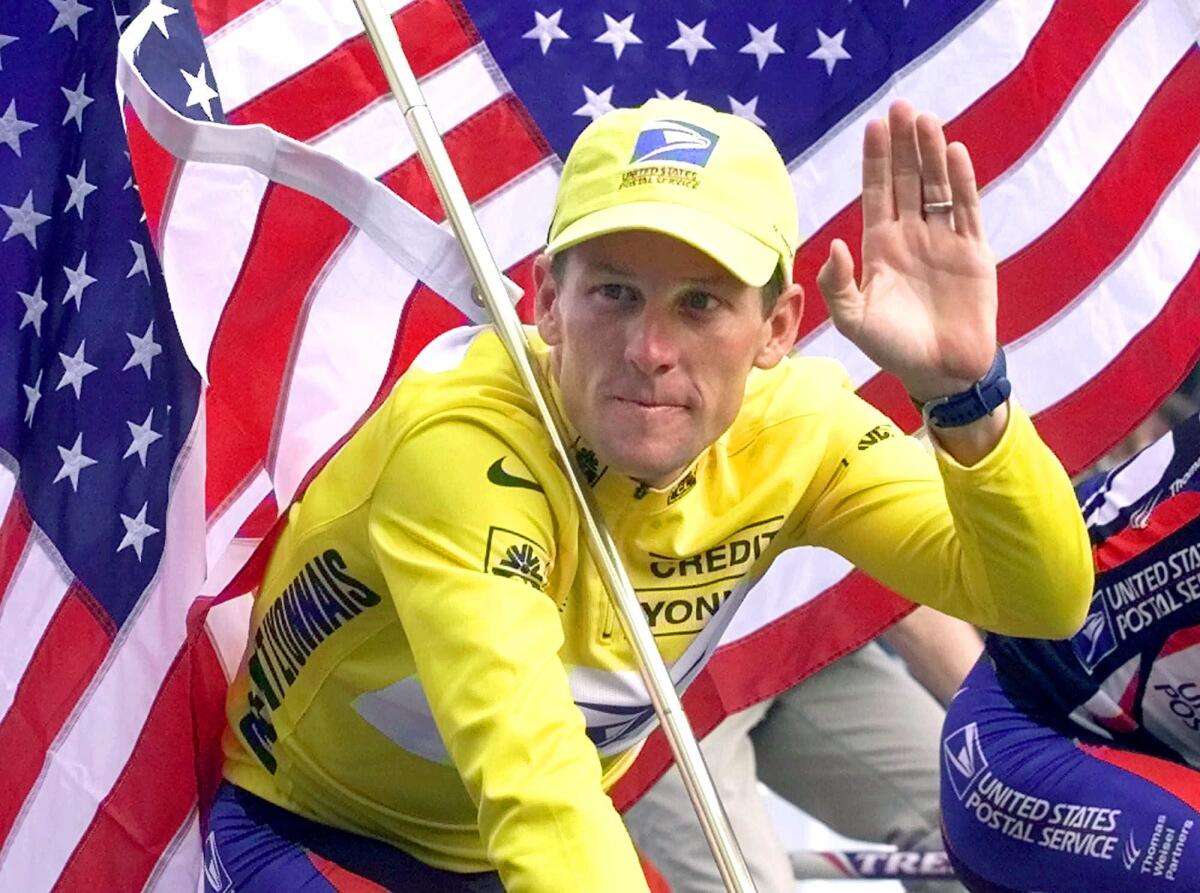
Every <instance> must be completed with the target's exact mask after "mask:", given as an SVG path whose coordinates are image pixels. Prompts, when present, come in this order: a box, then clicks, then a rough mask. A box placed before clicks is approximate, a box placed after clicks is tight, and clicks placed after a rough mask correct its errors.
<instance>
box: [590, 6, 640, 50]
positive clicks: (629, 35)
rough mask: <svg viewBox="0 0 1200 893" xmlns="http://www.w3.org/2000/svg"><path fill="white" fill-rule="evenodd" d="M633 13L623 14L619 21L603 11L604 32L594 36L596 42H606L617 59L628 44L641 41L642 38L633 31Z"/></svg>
mask: <svg viewBox="0 0 1200 893" xmlns="http://www.w3.org/2000/svg"><path fill="white" fill-rule="evenodd" d="M633 15H634V14H633V13H630V14H629V15H627V16H625V18H623V19H621V20H620V21H619V22H618V21H617V20H616V19H615V18H613V17H612V16H610V15H609V14H608V13H604V33H603V34H601V35H600V36H599V37H597V38H596V40H595V42H596V43H606V44H608V45H609V46H611V47H612V51H613V55H614V56H616V57H617V58H618V59H620V58H621V54H622V53H623V52H625V47H627V46H628V45H629V44H631V43H634V44H637V43H641V42H642V39H641V38H640V37H638V36H637V35H636V34H634V33H633Z"/></svg>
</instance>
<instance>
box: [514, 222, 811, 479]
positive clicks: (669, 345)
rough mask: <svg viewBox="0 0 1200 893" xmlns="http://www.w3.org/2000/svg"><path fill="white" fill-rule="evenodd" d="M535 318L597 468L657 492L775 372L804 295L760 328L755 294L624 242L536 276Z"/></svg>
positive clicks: (695, 263) (668, 254) (579, 254)
mask: <svg viewBox="0 0 1200 893" xmlns="http://www.w3.org/2000/svg"><path fill="white" fill-rule="evenodd" d="M534 275H535V284H536V286H537V320H538V328H539V331H540V332H541V334H542V337H543V338H544V339H545V340H546V342H547V343H548V344H549V345H550V346H551V347H552V349H553V352H552V362H553V368H554V373H555V377H556V378H557V381H558V385H559V389H560V391H561V393H562V401H563V410H564V412H565V413H566V415H567V417H568V419H569V420H570V422H571V423H572V424H573V425H574V427H575V429H576V430H577V431H578V432H579V434H580V436H581V437H582V438H583V440H584V441H586V442H587V444H588V445H589V446H590V447H591V448H592V449H593V450H595V452H596V455H597V458H599V459H600V460H601V463H602V464H603V465H609V466H612V468H613V469H615V470H617V471H620V472H623V473H624V474H627V475H629V476H630V477H633V478H636V479H638V480H641V481H644V482H646V483H648V484H650V485H652V486H655V487H662V486H665V485H666V484H669V483H670V482H671V481H672V480H674V479H675V477H677V476H678V475H679V474H680V473H681V472H682V471H683V470H684V469H685V468H687V466H688V465H689V464H690V463H691V461H692V460H693V459H694V458H695V457H696V456H697V455H699V454H700V452H701V451H703V450H704V449H705V448H706V447H707V446H708V445H709V444H711V443H712V442H713V441H715V440H716V439H717V438H718V437H720V436H721V434H722V433H723V432H724V431H725V429H726V428H728V427H729V425H730V424H731V423H732V422H733V419H734V417H735V416H736V415H737V413H738V410H739V409H740V408H741V404H742V398H743V395H744V393H745V386H746V378H747V376H748V375H749V374H750V370H751V369H752V368H753V367H755V366H758V367H760V368H768V367H770V366H773V365H775V364H776V363H777V362H779V360H780V358H781V357H782V356H783V355H784V353H785V352H786V351H787V350H788V349H789V348H790V347H791V345H792V343H793V342H794V340H795V336H796V327H797V325H798V322H799V307H800V301H801V297H800V290H799V288H797V287H795V286H793V287H792V288H791V289H788V291H786V292H785V293H784V294H783V295H781V296H780V299H779V301H778V302H777V303H776V306H775V308H774V309H773V310H772V311H771V312H770V313H769V314H768V315H767V316H766V317H765V318H764V316H763V307H762V298H761V292H760V289H759V288H758V287H756V286H750V285H746V284H745V283H743V282H741V281H740V280H738V279H736V278H735V277H734V276H733V274H731V273H730V272H729V271H728V270H726V269H725V268H724V267H722V266H721V265H720V264H719V263H717V262H716V261H715V260H713V259H712V258H711V257H709V256H708V255H706V254H704V253H702V252H700V251H697V250H696V249H695V248H692V247H691V246H689V245H686V244H684V243H683V242H680V241H678V240H676V239H673V238H670V237H669V236H664V235H660V234H658V233H651V232H641V231H638V232H621V233H613V234H611V235H606V236H599V237H597V238H595V239H592V240H590V241H588V242H584V243H583V244H581V245H577V246H575V247H574V248H571V249H570V250H569V254H568V257H567V262H566V268H565V270H563V271H562V276H561V279H559V280H557V281H556V279H555V277H554V276H553V274H552V273H551V271H550V265H549V259H548V258H545V257H542V258H540V259H539V261H538V263H537V265H536V267H535V274H534Z"/></svg>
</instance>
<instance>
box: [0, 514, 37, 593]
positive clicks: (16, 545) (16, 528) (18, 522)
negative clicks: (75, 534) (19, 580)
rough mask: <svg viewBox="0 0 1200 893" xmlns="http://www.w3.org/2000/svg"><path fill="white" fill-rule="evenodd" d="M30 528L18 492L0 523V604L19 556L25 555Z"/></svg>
mask: <svg viewBox="0 0 1200 893" xmlns="http://www.w3.org/2000/svg"><path fill="white" fill-rule="evenodd" d="M32 527H33V522H32V521H31V520H30V518H29V508H28V507H27V506H26V505H25V499H24V497H22V496H21V493H20V491H19V490H18V491H16V492H14V493H13V496H12V499H11V500H9V503H8V510H7V511H6V512H5V513H4V521H3V522H0V604H3V603H4V596H5V595H6V594H7V593H8V587H9V584H10V583H12V581H13V576H14V575H15V574H16V572H17V565H19V564H20V563H21V556H22V555H24V554H25V546H26V545H27V544H28V543H29V531H30V529H31V528H32Z"/></svg>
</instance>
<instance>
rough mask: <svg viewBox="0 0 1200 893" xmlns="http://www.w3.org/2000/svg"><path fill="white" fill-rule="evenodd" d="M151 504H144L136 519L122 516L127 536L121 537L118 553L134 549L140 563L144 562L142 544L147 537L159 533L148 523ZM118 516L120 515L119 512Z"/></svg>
mask: <svg viewBox="0 0 1200 893" xmlns="http://www.w3.org/2000/svg"><path fill="white" fill-rule="evenodd" d="M147 505H149V503H146V502H143V503H142V509H141V511H139V512H138V513H137V517H136V518H131V517H129V516H128V515H121V523H122V524H124V525H125V535H124V536H123V537H121V545H119V546H117V551H118V552H120V551H121V550H122V549H128V548H129V547H130V546H132V547H133V551H134V552H136V553H137V558H138V561H141V560H142V543H143V542H145V540H146V538H147V537H151V536H154V534H156V533H158V532H159V531H158V528H157V527H153V526H151V525H150V524H147V523H146V506H147ZM118 514H120V513H119V512H118Z"/></svg>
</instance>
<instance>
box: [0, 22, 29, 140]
mask: <svg viewBox="0 0 1200 893" xmlns="http://www.w3.org/2000/svg"><path fill="white" fill-rule="evenodd" d="M3 36H4V35H2V34H0V38H2V37H3ZM35 127H37V125H36V124H33V123H31V122H29V121H22V120H21V119H20V118H18V117H17V101H16V100H15V99H10V100H9V101H8V108H7V109H6V110H5V112H4V115H3V116H0V143H4V145H6V146H8V148H10V149H12V150H13V151H14V152H16V153H17V157H18V158H20V157H21V134H23V133H27V132H29V131H30V130H33V129H34V128H35Z"/></svg>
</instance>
